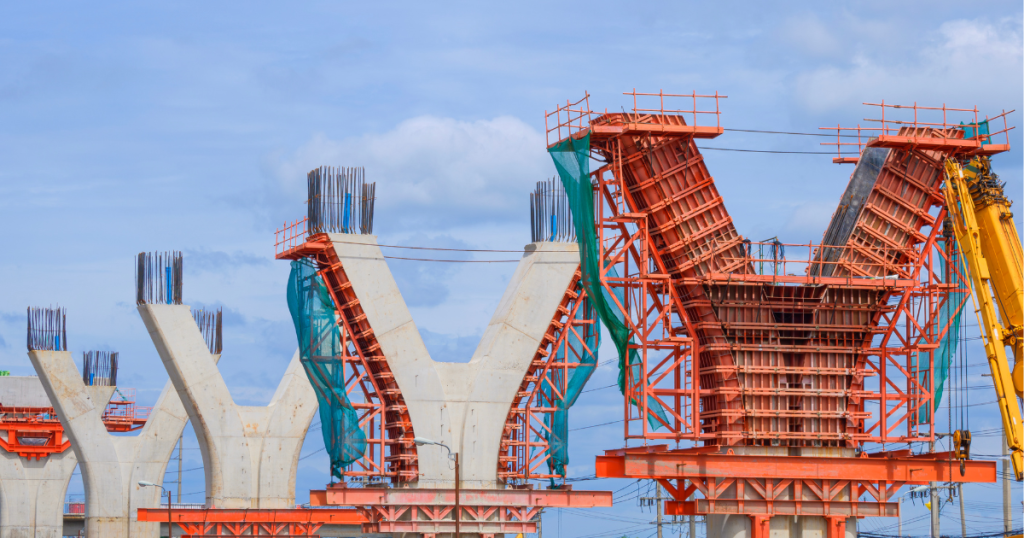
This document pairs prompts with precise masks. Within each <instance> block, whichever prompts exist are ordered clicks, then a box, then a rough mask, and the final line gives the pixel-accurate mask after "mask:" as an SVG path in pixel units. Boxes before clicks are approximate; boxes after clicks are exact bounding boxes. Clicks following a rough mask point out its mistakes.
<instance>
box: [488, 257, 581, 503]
mask: <svg viewBox="0 0 1024 538" xmlns="http://www.w3.org/2000/svg"><path fill="white" fill-rule="evenodd" d="M581 277H582V274H581V273H580V270H579V269H578V268H577V269H576V273H575V274H574V275H573V277H572V283H570V284H569V287H568V288H567V289H566V290H565V294H564V295H563V296H562V301H561V303H559V305H558V308H557V309H556V310H555V314H554V316H553V318H552V319H551V323H550V324H549V325H548V329H547V331H546V332H545V333H544V338H543V339H541V343H540V346H538V348H537V352H536V354H534V356H533V361H532V362H531V364H530V369H529V370H527V372H526V375H524V376H523V380H522V383H521V384H520V386H519V391H518V392H517V393H516V396H515V399H514V400H513V401H512V406H511V408H510V409H509V413H508V418H507V419H506V420H505V429H504V431H503V433H502V437H501V452H500V455H499V457H498V479H499V480H503V481H505V482H507V483H525V482H526V481H528V480H534V479H551V478H563V477H562V476H561V475H557V474H553V473H552V472H551V471H550V470H548V469H547V466H546V464H547V462H548V460H549V457H550V453H549V451H548V449H549V445H548V442H547V440H546V434H547V430H548V428H549V427H550V426H549V425H550V424H552V423H553V422H552V415H553V413H554V412H555V410H556V406H557V402H558V401H559V400H561V399H563V398H564V395H565V393H566V390H567V388H568V384H569V378H570V377H571V375H572V372H573V371H574V370H575V369H576V367H577V366H579V365H580V358H581V357H580V356H579V355H578V352H577V351H574V350H573V349H571V347H570V346H569V341H570V337H575V340H576V341H577V342H580V343H581V344H582V345H586V342H587V338H588V336H589V335H590V334H593V330H594V320H593V319H582V318H581V319H577V315H578V314H581V313H583V312H588V311H590V309H589V308H588V307H587V294H586V292H585V291H583V286H582V285H581V282H580V279H581ZM589 351H590V352H591V353H593V355H594V356H595V357H596V356H597V350H596V349H594V350H589ZM545 389H546V390H545Z"/></svg>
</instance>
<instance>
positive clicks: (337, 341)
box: [288, 260, 366, 478]
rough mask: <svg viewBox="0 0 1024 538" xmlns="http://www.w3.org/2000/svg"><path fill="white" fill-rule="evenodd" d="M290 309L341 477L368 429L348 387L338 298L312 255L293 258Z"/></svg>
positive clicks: (329, 449)
mask: <svg viewBox="0 0 1024 538" xmlns="http://www.w3.org/2000/svg"><path fill="white" fill-rule="evenodd" d="M288 309H289V310H290V311H291V314H292V321H293V322H294V323H295V335H296V336H297V337H298V340H299V360H300V361H301V362H302V367H303V368H304V369H305V370H306V376H308V377H309V382H310V383H311V384H312V385H313V389H314V390H315V391H316V398H317V401H318V402H319V404H320V423H321V425H322V430H323V435H324V446H325V447H326V448H327V452H328V454H329V455H330V457H331V474H332V475H334V476H336V477H338V478H341V471H342V470H343V469H344V468H345V467H346V466H348V465H350V464H351V463H352V462H354V461H356V460H358V459H359V458H361V457H362V456H363V454H365V453H366V434H365V433H364V432H363V430H362V429H360V427H359V416H358V415H357V414H356V410H355V408H353V407H352V402H351V401H349V399H348V394H347V393H346V392H345V378H344V375H345V362H344V360H343V359H342V356H343V355H344V354H345V353H344V350H343V349H342V345H341V331H340V329H339V328H338V322H337V317H336V311H335V308H334V301H333V300H331V295H330V293H329V292H328V291H327V286H325V285H324V282H323V279H322V278H320V275H318V274H317V268H316V266H315V265H313V263H312V262H310V261H308V260H298V261H294V262H292V270H291V274H290V275H289V277H288Z"/></svg>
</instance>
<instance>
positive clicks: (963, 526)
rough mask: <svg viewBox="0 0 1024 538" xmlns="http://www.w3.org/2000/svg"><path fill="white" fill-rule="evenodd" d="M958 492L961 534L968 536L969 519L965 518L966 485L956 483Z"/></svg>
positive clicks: (964, 536)
mask: <svg viewBox="0 0 1024 538" xmlns="http://www.w3.org/2000/svg"><path fill="white" fill-rule="evenodd" d="M956 490H957V491H956V493H957V495H958V496H959V497H960V536H961V537H962V538H967V520H966V519H965V518H964V485H963V484H962V483H961V484H957V485H956Z"/></svg>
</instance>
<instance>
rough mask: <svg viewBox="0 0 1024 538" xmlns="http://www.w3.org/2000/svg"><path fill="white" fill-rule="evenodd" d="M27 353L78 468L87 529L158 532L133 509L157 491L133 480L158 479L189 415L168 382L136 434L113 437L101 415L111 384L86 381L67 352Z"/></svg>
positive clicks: (117, 535)
mask: <svg viewBox="0 0 1024 538" xmlns="http://www.w3.org/2000/svg"><path fill="white" fill-rule="evenodd" d="M28 355H29V359H30V360H31V361H32V365H33V366H34V367H35V369H36V372H37V373H38V374H39V379H40V381H41V382H42V385H43V388H44V389H45V391H46V394H47V396H48V397H49V399H50V402H52V404H53V407H54V409H55V410H56V412H57V416H58V417H59V418H60V421H61V424H62V425H63V427H64V431H65V434H66V435H67V436H68V438H69V439H70V440H71V447H72V449H73V450H74V454H75V456H76V458H77V460H78V463H79V465H80V468H81V470H82V481H83V483H84V486H85V499H86V513H85V530H86V533H87V534H88V535H89V536H103V537H105V538H107V537H110V538H127V537H129V536H131V537H135V536H154V537H155V536H159V534H158V533H159V525H158V524H157V523H147V522H140V521H138V520H137V519H136V513H137V510H138V508H150V507H153V506H159V503H160V491H161V490H160V489H159V488H142V487H140V486H139V485H138V483H139V482H140V481H147V482H153V483H156V484H162V483H163V477H164V472H165V471H166V468H167V462H168V461H169V460H170V457H171V453H172V452H173V450H174V445H175V444H176V443H177V441H178V438H179V437H180V436H181V432H182V430H183V429H184V428H185V422H186V420H187V418H188V417H187V415H186V414H185V410H184V408H183V407H182V405H181V402H180V401H179V400H178V397H177V394H176V393H175V392H174V391H173V390H171V385H170V383H168V384H166V385H165V386H164V389H163V391H162V392H161V393H160V397H159V399H158V400H157V403H156V405H154V406H153V410H152V411H151V412H150V415H149V419H148V420H147V421H146V425H145V426H143V428H142V429H141V430H140V431H139V434H138V435H136V436H114V435H111V434H110V433H109V432H108V431H107V428H106V425H105V424H104V423H103V420H102V417H103V411H104V409H105V408H106V405H107V402H109V401H110V397H111V396H112V395H113V393H114V390H115V388H116V387H113V386H86V385H85V383H84V382H83V381H82V375H81V374H80V373H79V371H78V369H77V368H76V367H75V363H74V360H73V358H72V356H71V353H70V352H67V351H29V353H28ZM60 499H61V501H63V496H61V497H60Z"/></svg>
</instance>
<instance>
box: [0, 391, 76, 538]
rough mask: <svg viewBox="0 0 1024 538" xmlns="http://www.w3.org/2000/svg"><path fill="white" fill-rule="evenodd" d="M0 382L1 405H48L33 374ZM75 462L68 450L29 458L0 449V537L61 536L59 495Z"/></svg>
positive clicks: (62, 508)
mask: <svg viewBox="0 0 1024 538" xmlns="http://www.w3.org/2000/svg"><path fill="white" fill-rule="evenodd" d="M0 381H2V382H3V383H2V385H0V404H3V405H4V406H6V407H34V408H47V407H53V406H52V405H51V404H50V400H49V398H47V397H46V392H45V391H44V390H43V386H42V384H41V383H40V381H39V378H38V377H27V376H26V377H4V378H0ZM8 441H11V440H10V439H8ZM76 465H78V458H76V457H75V452H74V451H73V450H70V449H65V450H63V451H62V452H53V453H51V454H49V455H45V456H42V457H40V458H35V459H30V458H24V457H22V456H20V455H18V454H17V453H14V452H8V451H6V450H0V538H33V537H39V538H60V537H61V536H63V535H64V534H63V530H64V497H65V495H66V494H67V490H68V482H70V481H71V475H72V474H73V473H74V472H75V466H76Z"/></svg>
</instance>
